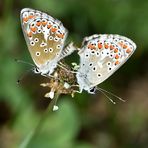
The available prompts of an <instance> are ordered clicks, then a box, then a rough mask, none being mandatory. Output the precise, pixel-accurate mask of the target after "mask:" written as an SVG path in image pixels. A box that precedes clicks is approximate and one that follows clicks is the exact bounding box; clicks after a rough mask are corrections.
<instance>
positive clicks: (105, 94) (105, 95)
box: [98, 89, 116, 104]
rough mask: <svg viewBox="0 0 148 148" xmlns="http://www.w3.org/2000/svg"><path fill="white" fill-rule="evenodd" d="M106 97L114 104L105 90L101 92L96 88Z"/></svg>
mask: <svg viewBox="0 0 148 148" xmlns="http://www.w3.org/2000/svg"><path fill="white" fill-rule="evenodd" d="M98 90H99V91H100V92H101V93H102V94H103V95H104V96H105V97H106V98H107V99H109V100H110V101H111V102H112V103H113V104H116V102H115V101H113V100H112V99H111V98H110V97H109V96H108V95H107V94H106V93H105V92H103V91H102V90H101V89H98Z"/></svg>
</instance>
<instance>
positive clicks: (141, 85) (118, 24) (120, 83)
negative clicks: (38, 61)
mask: <svg viewBox="0 0 148 148" xmlns="http://www.w3.org/2000/svg"><path fill="white" fill-rule="evenodd" d="M24 7H29V8H34V9H37V10H42V11H44V12H47V13H48V14H50V15H51V16H53V17H55V18H58V19H59V20H61V21H62V22H63V24H64V26H65V27H66V28H67V29H68V30H69V38H68V41H70V40H73V41H74V42H75V44H76V45H77V46H80V45H81V42H82V40H83V38H84V37H85V36H89V35H92V34H96V33H98V34H99V33H102V34H103V33H107V34H110V33H112V34H120V35H124V36H127V37H129V38H131V39H132V40H133V41H134V42H135V43H136V44H137V50H136V52H135V53H134V54H133V56H132V57H131V58H130V59H129V60H128V62H126V64H124V65H123V66H122V67H121V68H120V69H119V70H118V71H117V72H116V73H115V74H114V75H112V76H111V77H110V78H109V79H108V80H106V81H105V82H104V83H102V84H101V85H100V87H103V88H104V89H106V90H108V91H111V92H114V93H115V94H116V95H118V96H120V97H122V98H123V99H125V100H126V102H125V103H123V102H121V101H119V100H117V99H114V100H115V101H116V103H117V104H116V105H113V104H112V103H111V102H110V101H109V100H108V99H107V98H106V97H104V96H103V95H102V94H101V93H100V92H97V93H96V95H89V94H87V93H86V92H83V93H82V94H76V96H75V97H74V98H72V97H71V96H69V95H66V96H64V95H63V96H61V97H60V98H59V101H58V106H59V111H57V112H53V113H50V114H49V115H48V116H47V118H46V120H43V123H42V124H41V127H40V130H39V131H38V133H37V134H36V135H35V137H34V138H33V139H32V140H31V142H30V143H29V145H28V147H29V148H41V147H43V148H119V147H120V148H131V147H134V148H139V147H140V148H147V147H148V112H147V109H148V1H147V0H31V1H30V0H0V148H16V147H19V145H20V144H22V142H24V139H25V137H26V136H27V135H28V134H29V133H30V131H32V129H34V128H35V127H36V125H37V124H38V122H39V120H40V118H41V116H42V114H43V113H44V111H45V109H46V107H47V105H48V104H49V102H50V100H49V99H47V98H44V94H45V93H46V92H47V91H48V89H45V88H42V87H40V85H39V84H40V83H43V82H46V79H45V78H43V77H41V76H39V75H35V74H31V73H30V74H28V75H26V76H25V77H24V78H23V80H22V81H21V83H20V84H19V85H18V84H17V83H16V81H17V79H18V78H19V77H20V76H21V75H22V74H23V73H24V72H25V71H26V70H28V69H30V67H29V66H28V65H25V64H21V63H17V62H15V61H14V59H15V58H17V59H22V60H24V61H28V62H31V63H33V62H32V60H31V57H30V54H29V52H28V49H27V46H26V43H25V40H24V37H23V34H22V30H21V24H20V18H19V14H20V11H21V9H22V8H24ZM72 57H75V56H72ZM75 59H78V57H75V58H73V59H72V60H73V61H75Z"/></svg>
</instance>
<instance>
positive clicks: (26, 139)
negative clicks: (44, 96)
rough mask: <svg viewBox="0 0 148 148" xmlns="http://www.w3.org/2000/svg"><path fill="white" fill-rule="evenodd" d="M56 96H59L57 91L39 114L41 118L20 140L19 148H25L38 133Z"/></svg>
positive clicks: (54, 102) (56, 98) (55, 100)
mask: <svg viewBox="0 0 148 148" xmlns="http://www.w3.org/2000/svg"><path fill="white" fill-rule="evenodd" d="M58 98H59V94H58V93H57V94H55V97H54V98H53V100H52V101H51V102H50V103H49V105H48V107H47V109H46V111H45V112H44V114H43V115H42V116H41V118H40V120H39V122H38V123H37V125H36V127H35V128H34V129H33V130H32V131H31V132H30V133H29V134H28V135H27V137H26V138H25V139H24V140H23V141H22V143H21V144H20V146H19V148H27V146H28V145H29V143H30V142H31V140H32V139H33V138H34V137H35V135H37V134H38V132H39V131H40V129H41V127H42V124H43V122H44V120H45V119H46V117H48V116H49V113H50V112H51V111H52V109H53V106H54V105H55V104H56V102H57V100H58Z"/></svg>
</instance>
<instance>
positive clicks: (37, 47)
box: [20, 8, 68, 68]
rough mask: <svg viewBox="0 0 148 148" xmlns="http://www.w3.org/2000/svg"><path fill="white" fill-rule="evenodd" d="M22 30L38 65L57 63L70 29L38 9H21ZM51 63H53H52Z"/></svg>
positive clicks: (41, 66)
mask: <svg viewBox="0 0 148 148" xmlns="http://www.w3.org/2000/svg"><path fill="white" fill-rule="evenodd" d="M20 17H21V24H22V30H23V33H24V36H25V39H26V42H27V46H28V48H29V51H30V54H31V56H32V59H33V61H34V62H35V64H36V66H37V67H39V68H45V67H46V65H47V64H48V66H49V67H52V64H55V65H56V63H57V61H58V60H59V58H60V54H61V51H62V49H63V47H64V41H65V39H66V37H67V33H68V31H67V30H66V28H65V27H64V26H63V24H62V23H61V22H60V21H59V20H57V19H54V18H53V17H51V16H49V15H47V14H46V13H43V12H41V11H38V10H33V9H30V8H25V9H23V10H22V11H21V16H20ZM50 63H51V64H50Z"/></svg>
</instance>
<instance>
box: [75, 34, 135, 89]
mask: <svg viewBox="0 0 148 148" xmlns="http://www.w3.org/2000/svg"><path fill="white" fill-rule="evenodd" d="M135 49H136V45H135V43H134V42H133V41H131V40H130V39H128V38H126V37H124V36H120V35H112V34H110V35H108V34H104V35H102V34H99V35H93V36H90V37H86V38H85V39H84V40H83V44H82V48H81V49H80V51H79V55H80V69H79V70H78V74H77V79H78V83H79V85H80V87H84V89H89V88H91V87H93V86H96V85H98V84H100V83H101V82H103V81H104V80H106V79H107V78H108V77H109V76H110V75H112V74H113V73H114V72H115V71H116V70H117V69H118V68H119V67H121V66H122V65H123V64H124V63H125V62H126V60H127V59H128V58H129V57H130V56H131V55H132V54H133V52H134V51H135ZM82 89H83V88H82Z"/></svg>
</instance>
